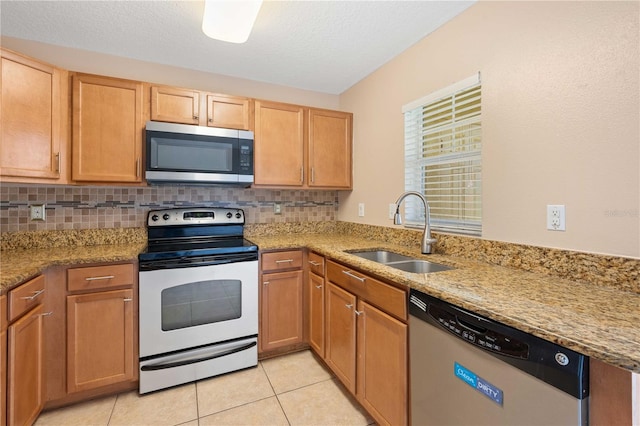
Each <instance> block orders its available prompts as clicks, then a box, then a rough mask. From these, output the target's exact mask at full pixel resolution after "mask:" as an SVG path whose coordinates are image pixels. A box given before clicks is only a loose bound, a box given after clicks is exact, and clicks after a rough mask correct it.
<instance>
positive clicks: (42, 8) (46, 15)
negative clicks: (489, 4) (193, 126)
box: [0, 0, 474, 94]
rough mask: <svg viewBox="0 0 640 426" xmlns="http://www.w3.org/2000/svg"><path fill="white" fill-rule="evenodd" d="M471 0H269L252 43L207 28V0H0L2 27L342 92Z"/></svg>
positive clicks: (37, 37) (19, 34)
mask: <svg viewBox="0 0 640 426" xmlns="http://www.w3.org/2000/svg"><path fill="white" fill-rule="evenodd" d="M473 3H474V1H345V0H342V1H265V3H263V5H262V8H261V10H260V12H259V14H258V18H257V20H256V24H255V26H254V29H253V32H252V33H251V36H250V37H249V40H248V41H247V42H246V43H245V44H231V43H225V42H222V41H217V40H212V39H210V38H208V37H206V36H205V35H204V34H203V33H202V31H201V22H202V11H203V9H204V3H203V1H202V0H194V1H188V0H187V1H157V0H156V1H138V0H135V1H132V0H129V1H115V0H111V1H88V0H87V1H61V0H58V1H25V0H21V1H14V0H2V1H1V2H0V33H1V34H2V35H3V36H8V37H15V38H19V39H26V40H33V41H38V42H42V43H49V44H54V45H59V46H65V47H72V48H77V49H84V50H90V51H95V52H100V53H106V54H111V55H116V56H122V57H128V58H134V59H139V60H144V61H147V62H153V63H160V64H167V65H174V66H179V67H183V68H189V69H194V70H198V71H205V72H210V73H215V74H223V75H229V76H233V77H239V78H245V79H250V80H256V81H262V82H267V83H273V84H279V85H284V86H289V87H296V88H300V89H307V90H313V91H318V92H323V93H329V94H340V93H342V92H343V91H345V90H347V89H348V88H349V87H351V86H352V85H353V84H355V83H357V82H358V81H359V80H361V79H362V78H364V77H366V76H367V75H368V74H370V73H371V72H373V71H374V70H376V69H377V68H378V67H380V66H381V65H382V64H384V63H385V62H387V61H389V60H390V59H391V58H393V57H394V56H396V55H398V54H399V53H401V52H402V51H404V50H405V49H407V48H408V47H410V46H411V45H413V44H414V43H416V42H417V41H418V40H420V39H422V38H423V37H425V36H426V35H427V34H429V33H431V32H433V31H434V30H435V29H436V28H438V27H439V26H441V25H443V24H444V23H445V22H447V21H449V20H450V19H452V18H453V17H454V16H456V15H457V14H459V13H460V12H462V11H463V10H465V9H466V8H468V7H469V6H471V5H472V4H473Z"/></svg>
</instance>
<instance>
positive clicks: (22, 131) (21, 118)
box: [0, 50, 60, 179]
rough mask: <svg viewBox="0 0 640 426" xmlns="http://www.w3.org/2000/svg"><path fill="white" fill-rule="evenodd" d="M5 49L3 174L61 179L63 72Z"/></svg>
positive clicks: (1, 136) (1, 138)
mask: <svg viewBox="0 0 640 426" xmlns="http://www.w3.org/2000/svg"><path fill="white" fill-rule="evenodd" d="M0 53H1V56H2V59H1V62H0V68H1V70H2V80H1V81H2V100H1V102H0V105H1V106H0V117H1V122H2V125H1V126H0V129H1V130H0V141H1V142H0V174H2V175H3V176H20V177H35V178H45V179H58V178H59V177H60V134H59V132H60V74H59V71H58V70H57V69H55V68H54V67H52V66H50V65H46V64H42V63H40V62H37V61H34V60H31V59H29V58H25V57H23V56H20V55H16V54H14V53H12V52H8V51H5V50H0Z"/></svg>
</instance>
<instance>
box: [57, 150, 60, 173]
mask: <svg viewBox="0 0 640 426" xmlns="http://www.w3.org/2000/svg"><path fill="white" fill-rule="evenodd" d="M56 172H57V173H60V153H59V152H58V153H56Z"/></svg>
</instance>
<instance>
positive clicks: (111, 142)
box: [71, 74, 144, 183]
mask: <svg viewBox="0 0 640 426" xmlns="http://www.w3.org/2000/svg"><path fill="white" fill-rule="evenodd" d="M143 129H144V108H143V84H142V83H140V82H136V81H129V80H120V79H115V78H108V77H101V76H95V75H87V74H74V75H73V130H72V169H71V172H72V179H73V180H74V181H84V182H120V183H139V182H142V167H143V164H142V141H143V138H142V136H143Z"/></svg>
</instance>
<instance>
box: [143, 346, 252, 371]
mask: <svg viewBox="0 0 640 426" xmlns="http://www.w3.org/2000/svg"><path fill="white" fill-rule="evenodd" d="M256 345H257V342H255V341H254V342H251V343H249V344H246V345H243V346H238V347H236V348H231V349H226V350H223V351H219V352H216V353H214V354H210V355H207V356H204V357H202V358H190V359H185V360H182V361H173V362H166V363H159V364H147V365H143V366H142V367H140V370H142V371H157V370H165V369H167V368H174V367H181V366H183V365H189V364H195V363H198V362H202V361H208V360H210V359H215V358H220V357H223V356H227V355H231V354H235V353H237V352H242V351H246V350H247V349H249V348H252V347H254V346H256Z"/></svg>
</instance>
